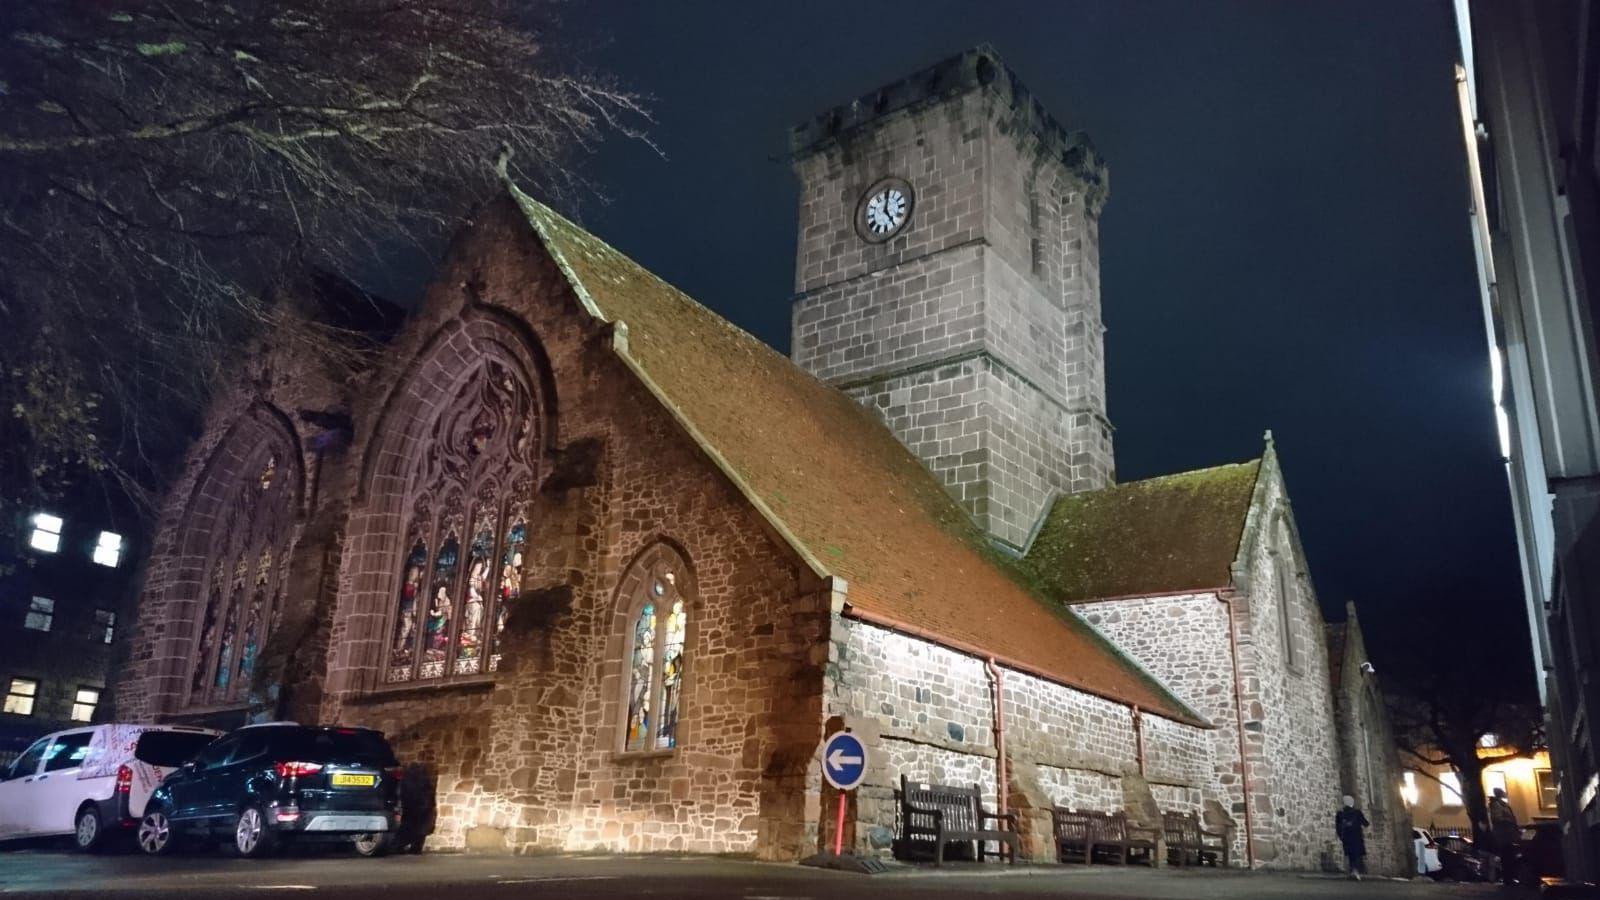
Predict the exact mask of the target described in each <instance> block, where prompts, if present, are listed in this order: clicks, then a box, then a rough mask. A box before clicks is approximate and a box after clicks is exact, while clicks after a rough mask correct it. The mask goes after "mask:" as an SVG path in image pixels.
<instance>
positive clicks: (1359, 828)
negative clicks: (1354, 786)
mask: <svg viewBox="0 0 1600 900" xmlns="http://www.w3.org/2000/svg"><path fill="white" fill-rule="evenodd" d="M1371 824H1372V823H1370V822H1368V821H1367V817H1366V814H1365V813H1363V812H1362V811H1361V810H1359V809H1357V808H1356V798H1354V797H1352V796H1350V795H1349V794H1345V795H1344V808H1343V809H1341V810H1339V811H1338V812H1337V813H1335V814H1334V816H1333V830H1334V833H1335V834H1337V835H1339V843H1340V844H1343V845H1344V857H1345V859H1347V860H1349V861H1350V877H1351V878H1354V879H1355V880H1357V881H1360V880H1361V873H1362V872H1364V871H1365V870H1366V868H1367V862H1366V856H1367V836H1366V834H1365V833H1364V832H1363V829H1365V828H1367V827H1368V826H1370V825H1371Z"/></svg>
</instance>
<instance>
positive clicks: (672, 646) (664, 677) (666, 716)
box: [656, 597, 686, 750]
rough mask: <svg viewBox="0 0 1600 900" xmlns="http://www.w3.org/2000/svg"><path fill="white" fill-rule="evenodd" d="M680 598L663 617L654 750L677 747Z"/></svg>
mask: <svg viewBox="0 0 1600 900" xmlns="http://www.w3.org/2000/svg"><path fill="white" fill-rule="evenodd" d="M685 620H686V616H685V615H684V611H683V598H682V597H678V598H676V599H675V600H673V601H672V614H671V615H669V616H667V627H666V644H665V646H663V647H662V649H661V727H660V728H658V729H656V749H657V750H670V749H672V748H673V747H676V746H677V745H678V700H679V698H680V696H681V694H682V691H683V631H684V629H683V626H684V622H685Z"/></svg>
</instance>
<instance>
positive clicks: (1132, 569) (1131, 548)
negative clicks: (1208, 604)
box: [1027, 459, 1261, 603]
mask: <svg viewBox="0 0 1600 900" xmlns="http://www.w3.org/2000/svg"><path fill="white" fill-rule="evenodd" d="M1260 466H1261V460H1259V459H1256V460H1251V461H1250V462H1244V463H1235V464H1232V465H1226V466H1216V467H1213V468H1210V469H1199V470H1196V471H1193V472H1182V473H1179V474H1177V475H1166V476H1163V477H1161V478H1151V479H1148V480H1146V481H1133V482H1129V483H1127V484H1119V485H1114V486H1112V487H1108V488H1103V489H1101V490H1098V491H1085V492H1083V493H1078V494H1068V495H1065V496H1062V497H1060V498H1058V499H1057V500H1056V502H1055V505H1054V506H1052V507H1051V509H1050V514H1049V515H1048V516H1046V517H1045V521H1044V524H1043V525H1042V526H1041V527H1040V529H1039V534H1038V536H1037V537H1035V538H1034V541H1033V546H1032V547H1030V548H1029V550H1028V555H1027V561H1028V563H1029V564H1030V565H1031V566H1033V568H1034V570H1035V571H1037V572H1038V573H1039V577H1040V578H1042V579H1044V581H1045V583H1046V584H1047V585H1049V587H1050V589H1051V592H1052V593H1053V594H1054V595H1055V596H1057V597H1058V598H1059V599H1060V600H1062V601H1063V602H1067V603H1081V602H1084V601H1087V600H1106V599H1111V598H1116V597H1135V596H1149V595H1152V594H1170V593H1177V592H1180V591H1189V590H1205V589H1217V588H1222V587H1226V586H1227V585H1228V584H1229V583H1230V581H1231V568H1232V566H1233V562H1234V560H1235V559H1236V558H1237V556H1238V553H1239V540H1240V538H1241V536H1242V535H1243V534H1244V526H1245V515H1246V514H1247V513H1248V512H1249V511H1250V500H1251V497H1252V496H1253V495H1254V493H1255V486H1256V475H1257V473H1258V472H1259V470H1260Z"/></svg>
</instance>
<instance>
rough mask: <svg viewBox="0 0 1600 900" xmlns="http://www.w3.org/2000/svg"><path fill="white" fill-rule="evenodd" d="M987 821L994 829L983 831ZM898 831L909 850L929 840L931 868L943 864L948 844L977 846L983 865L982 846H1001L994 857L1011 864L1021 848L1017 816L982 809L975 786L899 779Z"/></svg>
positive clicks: (980, 798) (902, 776) (981, 797)
mask: <svg viewBox="0 0 1600 900" xmlns="http://www.w3.org/2000/svg"><path fill="white" fill-rule="evenodd" d="M989 822H993V823H994V824H995V827H993V828H985V827H984V825H985V824H986V823H989ZM900 831H901V837H902V840H903V842H904V846H906V847H908V848H909V847H911V846H913V845H915V844H918V843H927V842H928V840H930V839H931V840H932V842H933V862H934V865H944V857H945V850H946V849H947V845H948V844H951V843H958V842H965V843H968V844H972V843H976V845H977V858H978V861H979V862H983V859H984V855H985V849H984V844H985V843H987V842H989V841H994V842H996V843H997V844H999V845H1000V849H999V850H998V851H997V852H996V853H995V854H994V855H996V856H1003V857H1005V858H1006V859H1007V860H1008V861H1009V862H1012V863H1015V862H1016V861H1017V851H1018V850H1019V848H1020V846H1021V842H1020V838H1019V837H1018V834H1017V815H1016V813H1005V814H1003V815H1001V814H997V813H992V812H989V811H987V810H985V809H984V808H983V795H982V792H980V791H979V790H978V786H977V785H973V786H972V787H970V788H963V787H953V786H951V785H944V784H925V783H922V782H916V781H911V780H909V779H907V778H906V776H904V775H901V776H900Z"/></svg>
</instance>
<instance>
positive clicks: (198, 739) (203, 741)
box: [133, 731, 217, 769]
mask: <svg viewBox="0 0 1600 900" xmlns="http://www.w3.org/2000/svg"><path fill="white" fill-rule="evenodd" d="M216 739H217V736H216V735H214V734H205V733H202V732H195V731H146V732H145V733H144V734H141V735H139V743H138V744H137V745H136V746H135V747H134V748H133V756H134V758H135V759H137V760H139V761H140V762H145V763H149V764H150V765H152V766H161V767H162V768H166V769H171V768H176V767H178V766H181V765H183V764H184V763H186V762H188V761H189V760H191V759H193V758H194V755H195V754H196V753H199V752H200V751H201V750H204V749H205V747H206V745H207V744H210V743H211V742H212V741H214V740H216Z"/></svg>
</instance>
